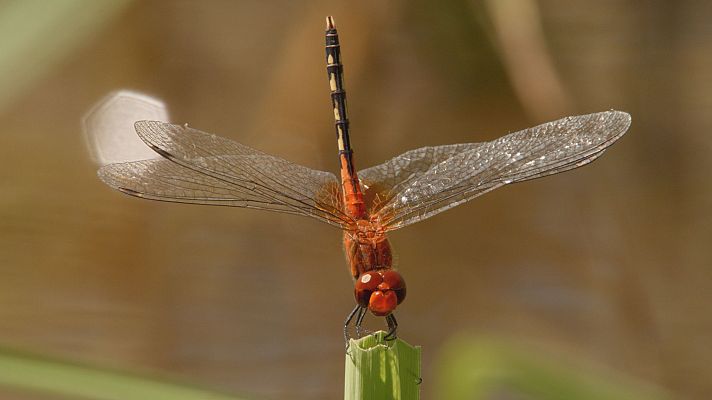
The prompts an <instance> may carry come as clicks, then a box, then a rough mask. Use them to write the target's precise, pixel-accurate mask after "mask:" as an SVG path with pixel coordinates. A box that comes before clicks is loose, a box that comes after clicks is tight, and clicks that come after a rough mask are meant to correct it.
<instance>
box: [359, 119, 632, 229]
mask: <svg viewBox="0 0 712 400" xmlns="http://www.w3.org/2000/svg"><path fill="white" fill-rule="evenodd" d="M629 126H630V115H629V114H627V113H624V112H621V111H606V112H600V113H594V114H587V115H579V116H574V117H567V118H563V119H560V120H557V121H553V122H548V123H545V124H543V125H539V126H536V127H533V128H529V129H525V130H522V131H519V132H514V133H511V134H509V135H506V136H503V137H501V138H499V139H496V140H493V141H491V142H484V143H472V144H469V145H460V146H463V147H462V149H463V151H461V152H457V153H451V152H450V153H448V152H447V151H445V152H444V153H443V154H446V153H447V154H450V157H449V158H446V159H444V160H441V158H439V157H432V163H431V164H430V166H429V168H427V169H425V166H424V165H421V166H419V167H418V168H417V169H416V172H414V173H412V174H410V176H409V177H408V178H407V179H404V180H400V181H399V183H397V184H396V185H393V186H392V187H393V190H392V191H390V192H387V193H386V194H385V195H384V198H387V200H386V201H383V202H378V203H377V204H375V206H374V210H373V211H374V213H376V214H377V216H378V217H379V218H380V219H381V223H382V224H383V225H384V226H386V229H387V230H394V229H398V228H401V227H403V226H406V225H410V224H413V223H415V222H418V221H422V220H423V219H426V218H429V217H431V216H433V215H435V214H438V213H440V212H442V211H445V210H447V209H449V208H452V207H455V206H456V205H459V204H462V203H464V202H466V201H468V200H470V199H473V198H475V197H477V196H480V195H482V194H484V193H487V192H489V191H491V190H494V189H496V188H498V187H500V186H503V185H506V184H509V183H514V182H521V181H525V180H529V179H535V178H540V177H543V176H546V175H552V174H556V173H559V172H563V171H567V170H570V169H573V168H577V167H580V166H582V165H585V164H587V163H589V162H591V161H593V160H595V159H596V158H597V157H599V156H600V155H601V154H602V153H603V151H604V150H605V149H606V148H607V147H608V146H610V145H611V144H613V143H614V142H615V141H616V140H618V139H619V138H620V137H621V136H623V134H624V133H625V132H626V131H627V130H628V127H629ZM468 146H469V147H468ZM416 151H417V150H416ZM407 155H408V153H405V154H403V155H401V156H399V157H396V159H394V160H398V159H400V158H403V159H404V160H407V159H408V158H409V157H410V156H407ZM426 159H427V157H426ZM394 160H391V161H389V162H388V163H386V164H384V165H382V166H378V167H374V168H381V169H382V170H385V169H388V168H391V171H394V172H393V173H394V174H395V176H398V169H397V168H395V167H394V166H395V165H398V164H399V162H397V161H394ZM389 164H390V165H391V167H388V166H387V165H389ZM371 169H373V168H371ZM374 171H375V170H374ZM366 175H367V176H368V175H369V174H366ZM372 176H375V175H372ZM389 179H391V178H384V179H383V180H384V181H385V182H389ZM394 179H395V180H398V178H394ZM387 185H388V184H387V183H386V186H387ZM376 186H377V185H376Z"/></svg>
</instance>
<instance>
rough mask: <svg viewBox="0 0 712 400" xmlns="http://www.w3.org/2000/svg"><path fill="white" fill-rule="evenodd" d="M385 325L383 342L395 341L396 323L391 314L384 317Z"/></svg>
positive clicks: (394, 317)
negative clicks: (385, 331) (386, 326)
mask: <svg viewBox="0 0 712 400" xmlns="http://www.w3.org/2000/svg"><path fill="white" fill-rule="evenodd" d="M386 323H387V324H388V333H387V334H386V336H384V337H383V339H385V340H395V339H396V330H397V329H398V321H396V316H395V315H393V313H390V314H388V315H386Z"/></svg>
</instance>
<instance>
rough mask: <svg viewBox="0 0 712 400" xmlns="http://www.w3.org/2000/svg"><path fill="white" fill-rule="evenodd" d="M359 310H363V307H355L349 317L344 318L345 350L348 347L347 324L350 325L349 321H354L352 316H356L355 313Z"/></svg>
mask: <svg viewBox="0 0 712 400" xmlns="http://www.w3.org/2000/svg"><path fill="white" fill-rule="evenodd" d="M360 310H363V307H361V306H360V305H356V307H354V309H353V310H352V311H351V313H349V316H348V317H346V321H344V341H345V342H346V347H347V348H348V347H349V324H350V323H351V320H352V319H354V315H356V313H357V312H359V311H360ZM359 316H360V314H359Z"/></svg>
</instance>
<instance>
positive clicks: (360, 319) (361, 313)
mask: <svg viewBox="0 0 712 400" xmlns="http://www.w3.org/2000/svg"><path fill="white" fill-rule="evenodd" d="M366 311H367V309H366V308H361V311H359V313H358V317H356V337H357V338H360V337H361V324H362V323H363V319H364V317H365V316H366Z"/></svg>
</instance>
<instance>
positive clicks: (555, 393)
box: [436, 337, 668, 400]
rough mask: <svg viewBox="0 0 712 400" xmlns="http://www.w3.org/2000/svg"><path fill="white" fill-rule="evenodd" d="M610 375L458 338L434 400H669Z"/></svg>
mask: <svg viewBox="0 0 712 400" xmlns="http://www.w3.org/2000/svg"><path fill="white" fill-rule="evenodd" d="M612 375H613V374H610V373H603V372H602V371H600V370H594V369H592V368H587V367H582V366H581V365H577V364H576V363H572V362H570V361H569V360H567V359H566V358H564V357H561V358H557V357H556V356H554V355H552V354H542V353H537V352H534V351H531V350H529V349H526V348H524V347H523V346H519V345H515V344H512V343H507V342H505V341H493V340H485V339H478V338H466V337H462V338H457V339H454V340H452V341H451V342H450V343H448V344H447V345H446V346H445V347H444V349H443V352H442V355H441V359H440V362H439V363H438V368H437V382H436V388H437V390H438V394H439V395H438V398H442V399H447V400H460V399H462V400H464V399H467V400H477V399H492V398H508V399H509V398H512V399H519V398H521V399H531V400H534V399H538V400H572V399H575V400H594V399H596V400H600V399H606V400H639V399H647V400H655V399H666V398H668V397H667V396H666V395H664V394H663V393H662V392H661V391H660V390H657V389H655V388H652V387H649V386H646V385H643V384H641V383H638V382H633V381H632V380H630V379H626V378H622V377H620V376H616V377H615V378H614V377H613V376H612Z"/></svg>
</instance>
